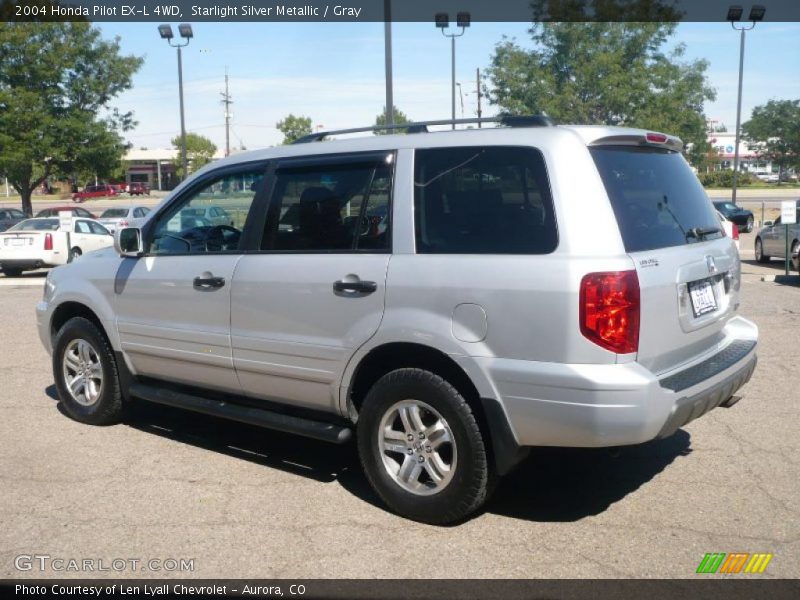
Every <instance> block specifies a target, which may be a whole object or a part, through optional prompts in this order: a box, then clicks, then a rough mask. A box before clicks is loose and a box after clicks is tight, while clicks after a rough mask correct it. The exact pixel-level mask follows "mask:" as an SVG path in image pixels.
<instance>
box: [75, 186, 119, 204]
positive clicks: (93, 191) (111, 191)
mask: <svg viewBox="0 0 800 600" xmlns="http://www.w3.org/2000/svg"><path fill="white" fill-rule="evenodd" d="M117 195H119V191H118V190H117V189H116V188H115V187H114V186H113V185H110V184H108V183H102V184H100V185H87V186H86V187H85V188H83V191H80V192H76V193H74V194H72V201H73V202H83V201H84V200H87V199H89V198H103V197H106V196H117Z"/></svg>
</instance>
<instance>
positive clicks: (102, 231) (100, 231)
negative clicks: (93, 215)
mask: <svg viewBox="0 0 800 600" xmlns="http://www.w3.org/2000/svg"><path fill="white" fill-rule="evenodd" d="M86 222H87V223H88V224H89V228H90V229H91V230H92V233H94V234H95V235H111V234H110V233H109V232H108V229H106V228H105V227H103V226H102V225H100V223H95V222H94V221H86Z"/></svg>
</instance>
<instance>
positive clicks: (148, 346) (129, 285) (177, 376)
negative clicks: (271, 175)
mask: <svg viewBox="0 0 800 600" xmlns="http://www.w3.org/2000/svg"><path fill="white" fill-rule="evenodd" d="M263 174H264V163H250V164H248V165H240V166H237V167H235V168H230V167H229V168H227V169H221V170H217V171H213V172H210V173H208V174H207V175H206V176H205V177H203V178H202V179H199V180H197V181H196V182H195V183H194V185H192V186H191V187H189V188H188V189H186V190H185V191H184V192H183V193H182V194H181V195H180V196H178V197H176V198H175V199H174V200H173V201H172V202H170V204H168V205H167V206H165V207H164V208H163V209H161V210H160V212H159V214H157V215H154V217H153V219H151V220H149V221H148V223H147V225H146V227H145V228H144V230H143V238H144V241H145V250H146V254H145V256H142V257H141V258H131V259H126V260H125V261H124V262H123V263H122V265H121V267H120V271H119V273H118V275H117V281H116V285H115V290H116V294H117V296H116V314H117V328H118V331H119V337H120V341H121V344H122V350H123V351H124V352H125V353H126V354H127V356H128V357H129V358H130V360H131V362H132V363H133V365H134V367H135V368H136V371H137V373H138V374H140V375H146V376H150V377H154V378H157V379H163V380H166V381H174V382H180V383H185V384H189V385H195V386H199V387H203V388H209V389H216V390H222V391H227V392H234V393H239V392H240V391H241V389H240V386H239V381H238V379H237V377H236V373H235V371H234V369H233V360H232V358H231V344H230V316H231V282H232V280H233V273H234V270H235V268H236V264H237V262H238V261H239V260H240V259H241V257H242V253H243V251H244V250H243V245H242V244H243V232H244V230H245V223H246V222H247V219H248V215H249V214H250V208H251V206H252V204H253V202H254V198H255V195H256V193H257V190H258V189H259V188H258V186H257V185H256V184H257V183H258V182H259V181H261V180H262V179H263ZM212 203H213V204H224V205H225V206H227V207H229V208H230V212H231V214H232V215H233V219H234V225H233V226H228V227H226V228H220V227H216V226H212V225H199V226H197V225H195V224H193V223H192V224H188V226H186V227H184V226H183V225H182V219H180V217H178V218H174V217H175V216H176V215H179V213H180V211H181V210H182V209H189V210H196V209H198V208H201V209H202V208H204V207H206V206H208V205H210V204H212Z"/></svg>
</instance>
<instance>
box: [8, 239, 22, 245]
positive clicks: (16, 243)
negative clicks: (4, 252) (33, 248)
mask: <svg viewBox="0 0 800 600" xmlns="http://www.w3.org/2000/svg"><path fill="white" fill-rule="evenodd" d="M11 245H12V246H24V245H25V238H11Z"/></svg>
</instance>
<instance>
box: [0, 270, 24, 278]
mask: <svg viewBox="0 0 800 600" xmlns="http://www.w3.org/2000/svg"><path fill="white" fill-rule="evenodd" d="M3 275H5V276H6V277H19V276H20V275H22V269H6V268H3Z"/></svg>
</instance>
